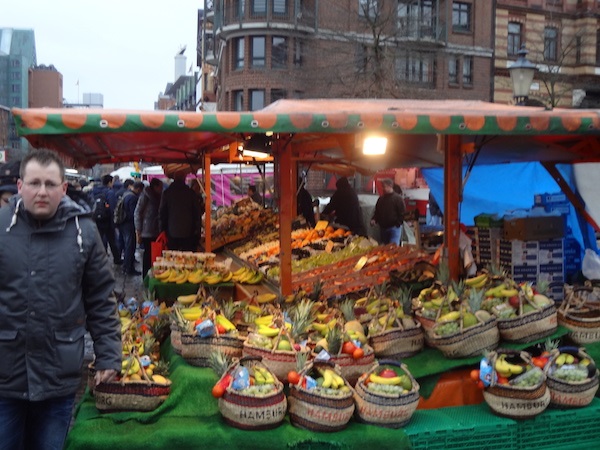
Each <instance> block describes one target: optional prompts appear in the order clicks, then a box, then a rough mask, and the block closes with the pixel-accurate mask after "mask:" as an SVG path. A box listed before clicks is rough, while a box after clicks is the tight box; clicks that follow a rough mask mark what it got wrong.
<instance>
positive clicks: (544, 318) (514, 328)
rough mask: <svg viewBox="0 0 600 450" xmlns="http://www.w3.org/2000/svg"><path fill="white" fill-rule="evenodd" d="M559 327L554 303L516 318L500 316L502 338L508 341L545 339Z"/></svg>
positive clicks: (518, 341) (499, 325)
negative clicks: (501, 317)
mask: <svg viewBox="0 0 600 450" xmlns="http://www.w3.org/2000/svg"><path fill="white" fill-rule="evenodd" d="M557 327H558V321H557V315H556V308H555V307H554V305H548V306H546V307H544V308H541V309H539V310H536V311H532V312H530V313H527V314H524V315H522V316H518V317H515V318H507V319H500V318H498V330H499V331H500V338H501V339H503V340H505V341H508V342H516V343H525V342H532V341H535V340H538V339H543V338H545V337H547V336H550V335H551V334H552V333H554V332H555V331H556V328H557Z"/></svg>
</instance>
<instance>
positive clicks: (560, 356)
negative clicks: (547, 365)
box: [555, 353, 567, 367]
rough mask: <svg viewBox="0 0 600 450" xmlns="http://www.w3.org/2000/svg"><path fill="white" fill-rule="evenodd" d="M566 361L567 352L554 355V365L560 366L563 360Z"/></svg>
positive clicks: (563, 362)
mask: <svg viewBox="0 0 600 450" xmlns="http://www.w3.org/2000/svg"><path fill="white" fill-rule="evenodd" d="M566 361H567V354H566V353H561V354H560V355H558V356H557V357H556V361H555V362H556V365H557V366H559V367H560V366H562V365H563V364H565V362H566Z"/></svg>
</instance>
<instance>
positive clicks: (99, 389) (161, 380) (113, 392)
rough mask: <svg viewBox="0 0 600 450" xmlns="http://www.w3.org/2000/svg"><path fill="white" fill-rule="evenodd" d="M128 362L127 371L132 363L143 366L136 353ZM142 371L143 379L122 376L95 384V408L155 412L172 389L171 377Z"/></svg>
mask: <svg viewBox="0 0 600 450" xmlns="http://www.w3.org/2000/svg"><path fill="white" fill-rule="evenodd" d="M126 361H127V363H126V364H125V367H124V373H125V374H127V373H129V372H130V371H131V370H132V369H131V368H132V366H136V367H142V365H143V363H142V361H141V359H140V358H139V356H138V355H137V354H135V353H134V354H132V355H131V356H130V357H129V358H128V359H127V360H126ZM140 373H141V374H142V379H141V380H131V379H128V377H127V376H122V377H121V379H120V380H116V381H111V382H108V383H100V384H99V385H98V386H95V387H94V398H95V401H96V408H97V409H98V410H99V411H101V412H116V411H153V410H155V409H156V408H158V407H159V406H160V405H161V404H162V403H163V402H164V401H165V400H166V399H167V397H168V396H169V394H170V392H171V380H169V379H167V378H165V377H164V376H162V375H148V374H147V373H146V371H145V370H140Z"/></svg>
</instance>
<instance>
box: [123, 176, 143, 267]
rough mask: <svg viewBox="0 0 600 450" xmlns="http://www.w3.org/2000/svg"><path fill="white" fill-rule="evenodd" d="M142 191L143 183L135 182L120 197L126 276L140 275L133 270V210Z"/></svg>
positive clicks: (134, 241)
mask: <svg viewBox="0 0 600 450" xmlns="http://www.w3.org/2000/svg"><path fill="white" fill-rule="evenodd" d="M143 189H144V183H142V182H141V181H136V182H135V183H133V184H131V185H129V189H128V191H127V192H125V193H124V194H123V197H122V198H123V208H124V210H125V221H124V222H123V223H122V224H120V225H119V232H120V233H121V234H122V235H123V242H124V247H123V273H125V274H126V275H141V274H142V272H140V271H138V270H136V268H135V247H136V243H137V239H136V234H135V208H136V206H137V203H138V198H139V195H140V194H141V192H142V190H143Z"/></svg>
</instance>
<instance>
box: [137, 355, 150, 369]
mask: <svg viewBox="0 0 600 450" xmlns="http://www.w3.org/2000/svg"><path fill="white" fill-rule="evenodd" d="M140 362H141V363H142V367H148V366H149V365H150V364H151V363H152V360H151V359H150V357H149V356H148V355H144V356H140Z"/></svg>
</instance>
